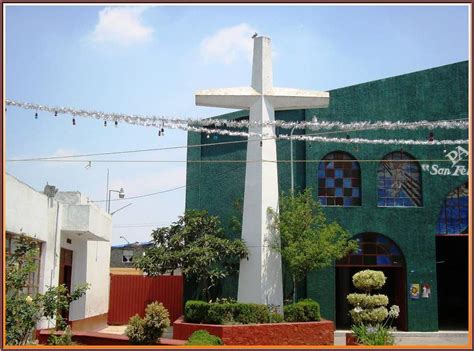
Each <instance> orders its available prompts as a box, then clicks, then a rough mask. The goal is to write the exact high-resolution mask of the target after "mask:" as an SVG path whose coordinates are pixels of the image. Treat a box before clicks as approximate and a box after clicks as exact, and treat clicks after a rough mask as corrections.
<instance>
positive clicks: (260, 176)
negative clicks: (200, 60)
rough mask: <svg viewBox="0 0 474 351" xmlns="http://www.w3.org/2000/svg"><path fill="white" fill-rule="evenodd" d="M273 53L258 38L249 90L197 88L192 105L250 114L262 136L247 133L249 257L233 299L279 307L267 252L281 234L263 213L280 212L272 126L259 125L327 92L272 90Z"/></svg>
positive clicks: (277, 274) (319, 103)
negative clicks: (269, 209) (239, 110)
mask: <svg viewBox="0 0 474 351" xmlns="http://www.w3.org/2000/svg"><path fill="white" fill-rule="evenodd" d="M271 55H272V54H271V42H270V38H266V37H256V38H255V39H254V48H253V66H252V84H251V87H243V88H223V89H209V90H201V91H199V92H197V93H196V104H197V105H201V106H213V107H227V108H238V109H247V110H250V114H249V121H250V123H251V124H250V127H249V132H250V133H255V134H258V135H265V136H266V138H265V140H262V139H261V137H258V136H256V135H253V136H252V135H251V136H249V138H248V143H247V164H246V171H245V194H244V214H243V220H242V239H243V240H244V241H245V243H246V245H247V247H248V249H249V255H248V259H243V260H241V262H240V271H239V286H238V295H237V298H238V300H239V301H240V302H253V303H260V304H272V305H277V306H280V307H281V306H283V280H282V270H281V264H282V263H281V256H280V254H279V253H278V252H276V251H275V250H274V249H272V248H270V245H273V244H274V243H275V242H279V233H276V232H274V231H272V230H271V229H270V228H269V226H268V224H269V220H270V218H269V216H268V214H267V209H268V208H269V207H271V208H273V209H275V210H278V169H277V154H276V142H275V128H274V127H273V126H263V125H262V123H263V122H269V121H270V122H271V121H274V120H275V110H294V109H306V108H321V107H327V106H328V104H329V93H327V92H318V91H307V90H299V89H288V88H276V87H273V86H272V85H273V84H272V83H273V82H272V81H273V79H272V57H271ZM252 122H257V123H255V124H254V123H252ZM268 138H271V139H268Z"/></svg>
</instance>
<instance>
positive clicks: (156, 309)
mask: <svg viewBox="0 0 474 351" xmlns="http://www.w3.org/2000/svg"><path fill="white" fill-rule="evenodd" d="M169 326H170V319H169V313H168V310H167V309H166V308H165V307H164V306H163V304H161V302H160V303H158V302H153V303H151V304H149V305H148V306H147V307H146V309H145V317H144V318H140V316H139V315H138V314H136V315H135V316H133V317H131V318H130V320H129V321H128V326H127V328H126V329H125V334H126V335H127V336H128V339H129V342H130V343H131V344H133V345H153V344H156V343H157V342H159V338H160V337H161V336H162V335H163V332H164V331H165V330H166V328H168V327H169Z"/></svg>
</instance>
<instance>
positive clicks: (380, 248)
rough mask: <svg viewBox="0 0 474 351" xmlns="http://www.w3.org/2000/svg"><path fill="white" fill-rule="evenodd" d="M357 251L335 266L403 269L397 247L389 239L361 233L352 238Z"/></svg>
mask: <svg viewBox="0 0 474 351" xmlns="http://www.w3.org/2000/svg"><path fill="white" fill-rule="evenodd" d="M354 239H356V240H357V241H358V242H359V249H358V250H357V251H355V252H353V253H351V254H349V255H347V256H346V257H344V258H342V259H340V260H337V261H336V266H338V267H344V266H351V267H375V266H391V267H404V266H405V259H404V258H403V255H402V253H401V251H400V249H399V248H398V246H397V245H396V244H395V243H394V242H393V241H392V240H390V239H389V238H387V237H386V236H384V235H380V234H377V233H363V234H359V235H356V236H355V237H354Z"/></svg>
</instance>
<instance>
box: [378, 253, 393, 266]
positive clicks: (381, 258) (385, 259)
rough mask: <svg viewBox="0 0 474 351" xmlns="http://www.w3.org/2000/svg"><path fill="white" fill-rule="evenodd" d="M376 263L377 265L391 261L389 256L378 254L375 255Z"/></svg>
mask: <svg viewBox="0 0 474 351" xmlns="http://www.w3.org/2000/svg"><path fill="white" fill-rule="evenodd" d="M377 264H378V265H379V264H380V265H391V264H392V261H391V260H390V256H385V255H379V256H377Z"/></svg>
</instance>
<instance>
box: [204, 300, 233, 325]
mask: <svg viewBox="0 0 474 351" xmlns="http://www.w3.org/2000/svg"><path fill="white" fill-rule="evenodd" d="M236 305H237V304H235V303H226V304H220V303H211V304H210V306H209V311H208V314H207V321H208V322H209V323H211V324H234V314H235V308H236Z"/></svg>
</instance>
